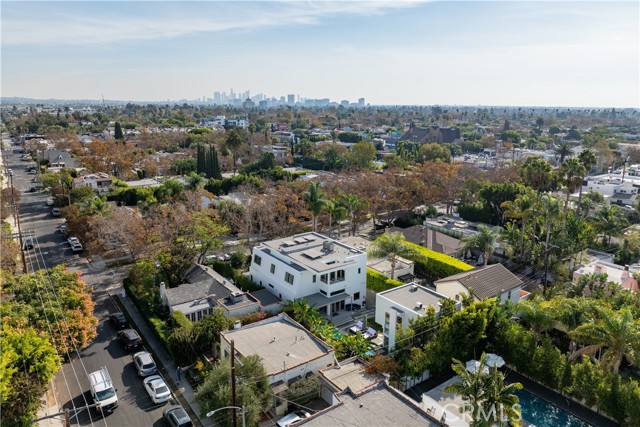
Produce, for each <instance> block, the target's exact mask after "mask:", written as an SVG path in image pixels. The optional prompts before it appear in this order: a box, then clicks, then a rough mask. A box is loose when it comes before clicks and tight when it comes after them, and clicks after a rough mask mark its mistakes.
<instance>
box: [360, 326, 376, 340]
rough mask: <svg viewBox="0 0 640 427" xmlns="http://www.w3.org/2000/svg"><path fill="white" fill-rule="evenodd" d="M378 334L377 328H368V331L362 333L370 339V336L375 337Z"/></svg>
mask: <svg viewBox="0 0 640 427" xmlns="http://www.w3.org/2000/svg"><path fill="white" fill-rule="evenodd" d="M377 335H378V333H377V332H376V330H375V329H373V328H369V329H367V332H365V333H364V334H362V336H363V337H365V338H367V339H368V338H373V337H375V336H377Z"/></svg>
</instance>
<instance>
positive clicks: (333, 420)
mask: <svg viewBox="0 0 640 427" xmlns="http://www.w3.org/2000/svg"><path fill="white" fill-rule="evenodd" d="M338 399H340V403H338V404H337V405H334V406H331V407H329V408H327V409H325V410H324V411H321V412H318V413H316V414H313V415H312V416H311V417H309V418H307V419H305V420H302V421H300V422H299V423H297V424H296V425H303V424H304V425H305V426H308V427H326V426H333V427H353V426H371V427H372V426H402V427H437V426H438V427H439V426H440V423H438V422H437V421H436V420H435V419H433V418H431V417H430V416H429V415H427V413H426V412H424V411H423V410H422V409H421V408H420V407H419V405H418V404H417V402H413V401H411V400H410V399H409V398H408V397H406V396H404V395H402V393H400V392H399V391H397V390H394V389H393V388H392V387H390V386H387V385H386V383H384V382H382V383H380V384H378V385H376V386H373V387H371V388H370V389H368V390H366V391H364V392H362V393H360V394H351V393H348V392H343V393H342V394H340V395H338Z"/></svg>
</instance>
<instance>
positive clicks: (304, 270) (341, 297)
mask: <svg viewBox="0 0 640 427" xmlns="http://www.w3.org/2000/svg"><path fill="white" fill-rule="evenodd" d="M249 272H250V274H251V280H253V281H254V282H255V283H258V284H260V285H261V286H264V288H265V289H267V290H269V291H270V292H271V293H273V294H274V295H276V296H277V297H278V298H280V299H282V300H285V301H295V300H297V299H300V298H305V299H306V300H307V301H308V302H309V304H315V306H316V308H317V309H318V310H319V311H320V312H321V313H324V314H328V315H330V314H331V313H334V312H337V311H339V310H341V309H343V308H344V306H345V304H350V303H355V304H361V303H362V301H364V299H365V294H366V290H367V253H366V252H365V251H363V250H360V249H356V248H354V247H351V246H348V245H346V244H344V243H342V242H340V241H337V240H334V239H330V238H328V237H326V236H324V235H322V234H318V233H313V232H310V233H302V234H297V235H294V236H291V237H287V238H283V239H276V240H270V241H267V242H263V243H261V244H260V245H258V246H256V247H254V248H253V253H252V259H251V267H250V268H249Z"/></svg>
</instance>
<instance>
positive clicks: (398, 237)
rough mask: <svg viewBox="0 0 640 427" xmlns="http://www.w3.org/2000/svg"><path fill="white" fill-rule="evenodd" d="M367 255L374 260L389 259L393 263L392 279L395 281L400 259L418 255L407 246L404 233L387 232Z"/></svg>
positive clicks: (373, 244) (378, 239) (371, 247)
mask: <svg viewBox="0 0 640 427" xmlns="http://www.w3.org/2000/svg"><path fill="white" fill-rule="evenodd" d="M367 255H368V256H370V257H372V258H389V262H391V279H395V278H396V277H395V273H396V264H397V263H398V258H400V257H403V258H410V257H414V256H416V255H417V253H416V251H415V249H413V248H412V247H409V246H408V245H406V240H405V238H404V235H403V234H402V233H399V232H398V233H389V232H387V233H384V234H383V235H382V236H380V237H378V238H377V239H376V240H375V241H374V242H373V243H371V245H369V249H368V250H367Z"/></svg>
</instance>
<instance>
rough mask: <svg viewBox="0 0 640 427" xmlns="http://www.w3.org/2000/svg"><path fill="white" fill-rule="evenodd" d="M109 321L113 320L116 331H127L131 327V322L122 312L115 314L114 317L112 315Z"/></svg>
mask: <svg viewBox="0 0 640 427" xmlns="http://www.w3.org/2000/svg"><path fill="white" fill-rule="evenodd" d="M109 320H111V323H112V324H113V326H114V327H115V328H116V329H126V328H128V327H129V322H127V318H126V317H125V316H124V314H122V313H120V312H118V313H113V314H112V315H110V316H109Z"/></svg>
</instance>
